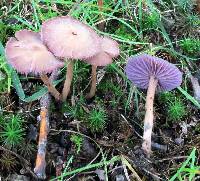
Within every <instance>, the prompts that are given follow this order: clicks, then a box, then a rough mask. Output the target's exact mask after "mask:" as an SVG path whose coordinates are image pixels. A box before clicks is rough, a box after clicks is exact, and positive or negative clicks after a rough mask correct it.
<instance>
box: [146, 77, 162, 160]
mask: <svg viewBox="0 0 200 181" xmlns="http://www.w3.org/2000/svg"><path fill="white" fill-rule="evenodd" d="M157 83H158V80H157V79H155V77H154V76H151V77H150V80H149V87H148V90H147V98H146V104H145V108H146V113H145V118H144V133H143V143H142V149H143V150H144V152H145V153H146V154H147V156H148V157H149V156H150V154H151V134H152V129H153V102H154V96H155V91H156V87H157Z"/></svg>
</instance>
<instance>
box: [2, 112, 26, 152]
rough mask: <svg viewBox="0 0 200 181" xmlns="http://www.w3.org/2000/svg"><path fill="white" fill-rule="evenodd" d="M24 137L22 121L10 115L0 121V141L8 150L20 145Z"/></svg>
mask: <svg viewBox="0 0 200 181" xmlns="http://www.w3.org/2000/svg"><path fill="white" fill-rule="evenodd" d="M23 136H24V128H23V119H22V118H20V117H19V116H15V115H12V116H11V117H8V118H3V122H2V121H1V129H0V141H1V142H2V143H3V144H4V145H5V146H7V147H8V148H13V147H15V146H18V145H20V144H21V143H22V141H23Z"/></svg>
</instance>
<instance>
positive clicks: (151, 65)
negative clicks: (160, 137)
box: [125, 54, 182, 156]
mask: <svg viewBox="0 0 200 181" xmlns="http://www.w3.org/2000/svg"><path fill="white" fill-rule="evenodd" d="M125 72H126V75H127V77H128V78H129V79H130V80H131V82H132V83H133V84H134V85H135V86H137V87H139V88H141V89H147V97H146V104H145V108H146V114H145V118H144V133H143V144H142V149H143V150H144V152H145V153H146V154H147V156H150V153H151V133H152V128H153V101H154V95H155V91H156V90H157V91H170V90H172V89H174V88H176V87H178V86H180V85H181V82H182V73H181V72H180V71H179V69H178V68H177V67H176V66H175V65H173V64H171V63H169V62H167V61H165V60H163V59H161V58H157V57H154V56H151V55H147V54H142V55H138V56H134V57H130V58H129V59H128V63H127V65H126V69H125Z"/></svg>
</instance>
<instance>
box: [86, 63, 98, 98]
mask: <svg viewBox="0 0 200 181" xmlns="http://www.w3.org/2000/svg"><path fill="white" fill-rule="evenodd" d="M96 76H97V66H95V65H92V82H91V88H90V92H89V93H88V94H87V96H86V98H87V99H90V98H92V97H94V95H95V92H96V83H97V78H96Z"/></svg>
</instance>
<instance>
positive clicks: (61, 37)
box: [41, 16, 100, 101]
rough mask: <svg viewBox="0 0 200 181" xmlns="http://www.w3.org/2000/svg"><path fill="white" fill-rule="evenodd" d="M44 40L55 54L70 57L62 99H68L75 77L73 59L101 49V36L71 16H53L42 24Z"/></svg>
mask: <svg viewBox="0 0 200 181" xmlns="http://www.w3.org/2000/svg"><path fill="white" fill-rule="evenodd" d="M41 35H42V40H43V42H44V43H45V44H46V45H47V47H48V48H49V49H50V51H52V52H53V53H54V55H55V56H57V57H61V58H66V59H68V61H69V63H68V67H67V73H66V80H65V83H64V88H63V92H62V100H63V101H64V100H66V98H67V95H68V93H69V90H70V85H71V81H72V77H73V61H72V59H87V58H89V57H92V56H94V55H95V54H97V53H98V52H99V49H100V38H99V36H98V35H97V33H96V32H95V31H94V30H93V29H92V28H90V27H89V26H87V25H86V24H84V23H82V22H80V21H78V20H76V19H74V18H72V17H70V16H61V17H56V18H52V19H50V20H47V21H45V22H44V23H43V24H42V30H41Z"/></svg>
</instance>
